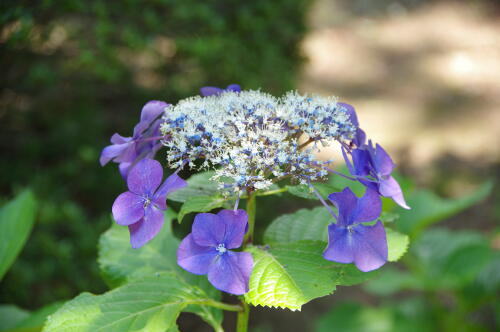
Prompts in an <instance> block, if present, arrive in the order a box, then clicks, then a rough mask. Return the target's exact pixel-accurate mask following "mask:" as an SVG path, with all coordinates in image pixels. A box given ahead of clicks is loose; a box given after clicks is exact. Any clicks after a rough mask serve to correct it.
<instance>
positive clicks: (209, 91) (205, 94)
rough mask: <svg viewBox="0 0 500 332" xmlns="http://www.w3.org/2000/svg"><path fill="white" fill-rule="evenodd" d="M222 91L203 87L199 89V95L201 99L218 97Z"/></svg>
mask: <svg viewBox="0 0 500 332" xmlns="http://www.w3.org/2000/svg"><path fill="white" fill-rule="evenodd" d="M222 91H223V90H222V89H221V88H217V87H215V86H204V87H202V88H200V94H201V95H202V96H203V97H208V96H214V95H215V96H217V95H220V94H221V93H222Z"/></svg>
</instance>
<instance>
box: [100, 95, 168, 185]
mask: <svg viewBox="0 0 500 332" xmlns="http://www.w3.org/2000/svg"><path fill="white" fill-rule="evenodd" d="M167 106H168V104H167V103H165V102H163V101H157V100H152V101H150V102H148V103H147V104H146V105H144V107H143V108H142V111H141V118H140V121H139V123H138V124H137V125H136V126H135V127H134V133H133V136H132V137H123V136H121V135H119V134H114V135H113V136H112V137H111V143H112V144H111V145H109V146H107V147H105V148H104V149H103V150H102V153H101V157H100V160H99V161H100V163H101V166H104V165H106V164H107V163H108V162H110V161H114V162H116V163H118V164H119V167H120V172H121V174H122V176H123V177H124V178H126V177H127V174H128V172H129V170H130V167H131V166H133V165H134V164H135V163H137V162H138V161H139V160H142V159H144V158H153V157H154V155H155V154H156V152H157V151H158V149H160V147H161V143H160V140H159V139H153V138H154V137H157V136H158V135H159V134H160V119H159V116H160V115H161V114H163V112H164V110H165V108H166V107H167Z"/></svg>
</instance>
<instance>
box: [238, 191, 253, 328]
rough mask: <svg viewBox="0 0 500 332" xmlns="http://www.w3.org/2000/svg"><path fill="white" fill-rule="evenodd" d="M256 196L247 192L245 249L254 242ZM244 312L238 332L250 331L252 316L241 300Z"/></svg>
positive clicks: (239, 322) (241, 315)
mask: <svg viewBox="0 0 500 332" xmlns="http://www.w3.org/2000/svg"><path fill="white" fill-rule="evenodd" d="M255 198H256V195H255V193H254V192H253V191H247V214H248V232H247V234H246V235H245V239H244V240H243V248H245V247H246V246H247V245H248V244H250V243H252V241H253V231H254V229H255V212H256V210H257V202H256V200H255ZM241 307H242V308H243V310H242V311H239V312H238V317H237V321H236V332H247V331H248V319H249V316H250V306H249V305H248V304H247V303H246V302H245V299H244V298H241Z"/></svg>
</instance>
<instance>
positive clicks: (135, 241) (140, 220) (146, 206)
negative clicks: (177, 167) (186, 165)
mask: <svg viewBox="0 0 500 332" xmlns="http://www.w3.org/2000/svg"><path fill="white" fill-rule="evenodd" d="M162 178H163V169H162V167H161V164H160V163H159V162H158V161H156V160H152V159H144V160H141V161H140V162H138V163H137V165H136V166H135V167H134V168H132V170H131V171H130V173H129V176H128V177H127V186H128V189H129V191H126V192H124V193H122V194H121V195H119V196H118V197H117V198H116V200H115V202H114V203H113V208H112V212H113V218H114V219H115V221H116V223H117V224H119V225H122V226H128V228H129V232H130V243H131V244H132V248H139V247H142V246H143V245H144V244H146V243H147V242H149V241H150V240H151V239H153V238H154V237H155V236H156V234H158V232H159V231H160V230H161V228H162V226H163V220H164V218H163V212H164V211H165V210H166V209H167V204H166V199H167V195H168V194H169V193H172V192H174V191H175V190H178V189H181V188H183V187H185V186H186V184H187V183H186V181H184V180H183V179H181V178H180V177H179V176H178V175H177V174H175V173H174V174H172V175H171V176H169V177H168V178H167V179H166V180H165V182H163V184H161V180H162ZM160 184H161V185H160Z"/></svg>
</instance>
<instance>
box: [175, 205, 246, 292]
mask: <svg viewBox="0 0 500 332" xmlns="http://www.w3.org/2000/svg"><path fill="white" fill-rule="evenodd" d="M247 226H248V215H247V213H246V212H245V211H244V210H236V211H233V210H222V211H220V212H219V213H217V214H212V213H200V214H198V215H196V217H195V219H194V222H193V227H192V232H191V233H190V234H188V236H186V237H185V238H184V240H182V242H181V244H180V245H179V249H178V250H177V263H178V264H179V265H180V266H181V267H182V268H183V269H185V270H187V271H189V272H191V273H194V274H208V281H210V283H211V284H212V285H213V286H214V287H215V288H217V289H219V290H221V291H224V292H227V293H231V294H235V295H241V294H244V293H246V292H248V281H249V279H250V273H251V272H252V268H253V259H252V255H251V254H250V253H248V252H235V251H232V250H230V249H236V248H239V247H240V246H241V244H242V242H243V237H244V235H245V233H246V231H247Z"/></svg>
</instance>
